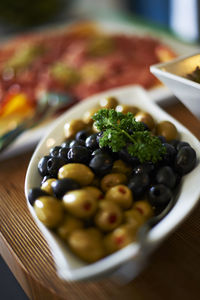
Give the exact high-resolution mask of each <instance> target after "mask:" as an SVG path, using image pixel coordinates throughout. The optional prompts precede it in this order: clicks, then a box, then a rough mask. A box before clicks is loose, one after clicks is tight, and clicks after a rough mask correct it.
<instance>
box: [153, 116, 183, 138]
mask: <svg viewBox="0 0 200 300" xmlns="http://www.w3.org/2000/svg"><path fill="white" fill-rule="evenodd" d="M156 134H157V135H162V136H164V138H165V139H166V140H167V142H169V141H171V140H174V139H176V138H177V136H178V131H177V129H176V127H175V126H174V124H173V123H171V122H169V121H162V122H160V123H158V124H157V125H156Z"/></svg>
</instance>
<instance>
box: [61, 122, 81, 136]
mask: <svg viewBox="0 0 200 300" xmlns="http://www.w3.org/2000/svg"><path fill="white" fill-rule="evenodd" d="M85 127H86V124H85V123H84V121H83V120H72V121H69V122H67V123H65V125H64V134H65V137H66V138H67V139H70V138H72V137H74V135H75V134H76V133H77V132H78V131H80V130H82V129H84V128H85Z"/></svg>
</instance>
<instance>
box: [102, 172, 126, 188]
mask: <svg viewBox="0 0 200 300" xmlns="http://www.w3.org/2000/svg"><path fill="white" fill-rule="evenodd" d="M126 182H127V177H126V175H124V174H122V173H112V174H107V175H105V176H104V177H103V178H102V180H101V189H102V190H103V191H104V192H107V191H108V190H109V189H110V188H111V187H113V186H115V185H118V184H124V183H126Z"/></svg>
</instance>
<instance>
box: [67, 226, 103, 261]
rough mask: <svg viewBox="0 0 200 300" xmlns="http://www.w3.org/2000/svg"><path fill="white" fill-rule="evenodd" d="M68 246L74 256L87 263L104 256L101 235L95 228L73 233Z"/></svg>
mask: <svg viewBox="0 0 200 300" xmlns="http://www.w3.org/2000/svg"><path fill="white" fill-rule="evenodd" d="M68 244H69V246H70V248H71V249H72V251H73V252H74V253H75V254H76V255H78V256H79V257H80V258H81V259H83V260H84V261H86V262H89V263H92V262H95V261H97V260H99V259H101V258H102V257H103V256H105V250H104V245H103V239H102V235H101V233H100V232H99V230H98V229H96V228H89V229H77V230H75V231H73V232H72V233H71V234H70V236H69V240H68Z"/></svg>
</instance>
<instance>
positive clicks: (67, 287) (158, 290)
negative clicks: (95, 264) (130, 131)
mask: <svg viewBox="0 0 200 300" xmlns="http://www.w3.org/2000/svg"><path fill="white" fill-rule="evenodd" d="M164 108H165V110H166V111H168V112H169V113H170V114H171V115H173V116H174V117H176V118H177V119H178V120H179V121H180V122H181V123H183V124H184V125H185V126H186V127H188V128H189V129H190V130H191V131H192V132H193V133H194V134H195V135H196V136H197V138H199V139H200V122H199V121H198V120H197V119H196V118H194V117H193V115H192V114H190V113H189V112H188V110H187V109H186V108H185V107H184V106H183V105H182V104H181V103H180V102H177V103H175V104H174V105H171V106H169V107H166V106H164ZM31 155H32V153H26V154H23V155H20V156H18V157H15V158H12V159H9V160H6V161H4V162H1V163H0V251H1V255H2V257H3V258H4V260H5V261H6V262H7V264H8V266H9V267H10V269H11V271H12V272H13V274H14V275H15V277H16V278H17V280H18V281H19V283H20V284H21V286H22V287H23V289H24V290H25V292H26V294H27V295H28V297H29V298H30V299H37V300H40V299H42V300H54V299H67V300H72V299H73V300H74V299H75V300H78V299H81V300H86V299H87V300H90V299H91V300H93V299H96V300H103V299H105V300H107V299H125V298H126V299H128V300H129V299H135V300H143V299H144V300H146V299H148V300H157V299H158V300H160V299H162V300H165V299H166V300H168V299H182V300H186V299H190V300H193V299H194V300H196V299H198V298H199V293H200V238H199V236H200V206H198V207H197V208H196V209H195V210H194V212H193V213H192V214H191V215H190V217H189V218H188V219H187V220H186V221H185V222H184V223H183V224H182V225H181V226H180V227H179V229H178V230H177V231H176V232H175V233H174V234H172V235H171V236H170V237H169V238H168V239H167V240H166V241H165V242H164V243H163V244H162V246H161V247H160V248H159V249H158V250H157V251H156V252H155V253H154V254H153V256H152V257H151V260H150V262H149V264H148V266H147V267H146V269H145V270H144V271H143V272H142V273H141V274H140V275H139V276H138V277H137V278H136V279H135V280H134V281H132V282H130V283H129V284H127V285H125V286H122V285H121V284H120V283H119V282H118V283H116V282H114V281H113V280H111V279H104V280H100V281H90V282H84V283H83V282H82V283H70V282H63V281H61V280H60V279H59V278H58V277H57V275H56V271H55V266H54V262H53V260H52V257H51V253H50V251H49V248H48V245H47V243H46V241H45V239H44V238H43V236H42V235H41V233H40V231H39V230H38V228H37V226H36V224H35V222H34V221H33V219H32V217H31V216H30V213H29V211H28V209H27V206H26V200H25V196H24V179H25V174H26V169H27V166H28V163H29V160H30V157H31ZM194 188H195V187H194ZM188 201H189V199H188Z"/></svg>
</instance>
